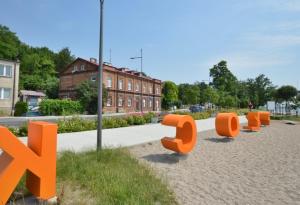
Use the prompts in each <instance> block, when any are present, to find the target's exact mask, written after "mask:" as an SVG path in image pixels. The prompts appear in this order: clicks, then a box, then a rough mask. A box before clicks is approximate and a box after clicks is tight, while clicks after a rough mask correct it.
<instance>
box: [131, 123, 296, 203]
mask: <svg viewBox="0 0 300 205" xmlns="http://www.w3.org/2000/svg"><path fill="white" fill-rule="evenodd" d="M130 150H131V152H132V154H133V155H134V156H136V157H137V158H138V159H140V160H141V161H142V162H145V163H147V164H149V165H150V166H151V167H153V168H154V169H155V170H156V171H157V172H158V174H159V175H160V176H162V177H163V178H165V179H166V180H167V182H168V183H169V185H170V188H171V189H173V190H174V192H175V193H176V197H177V200H178V202H179V203H180V204H184V205H186V204H191V205H195V204H209V205H212V204H214V205H217V204H255V205H257V204H263V205H266V204H272V205H275V204H280V205H281V204H300V125H299V124H297V125H286V124H284V122H281V121H272V123H271V126H269V127H262V129H261V130H260V131H259V132H253V133H250V132H243V131H241V133H240V135H239V137H237V138H236V139H234V140H227V139H224V138H221V137H218V136H217V134H216V132H215V131H214V130H211V131H205V132H200V133H198V142H197V146H196V148H195V149H194V151H193V152H192V153H191V154H189V155H188V156H180V155H177V154H174V153H172V152H171V151H168V150H166V149H164V148H163V147H162V145H161V144H160V142H159V141H157V142H153V143H147V144H143V145H138V146H134V147H131V148H130Z"/></svg>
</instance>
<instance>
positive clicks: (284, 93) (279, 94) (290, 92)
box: [276, 85, 298, 101]
mask: <svg viewBox="0 0 300 205" xmlns="http://www.w3.org/2000/svg"><path fill="white" fill-rule="evenodd" d="M297 94H298V91H297V89H296V88H295V87H293V86H291V85H285V86H281V87H280V88H278V89H277V91H276V98H277V100H284V101H290V100H292V98H294V97H296V96H297Z"/></svg>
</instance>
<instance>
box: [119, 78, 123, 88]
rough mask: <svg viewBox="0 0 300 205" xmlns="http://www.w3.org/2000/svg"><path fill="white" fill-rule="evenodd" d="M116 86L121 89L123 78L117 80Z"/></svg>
mask: <svg viewBox="0 0 300 205" xmlns="http://www.w3.org/2000/svg"><path fill="white" fill-rule="evenodd" d="M118 88H119V90H123V79H120V80H119V82H118Z"/></svg>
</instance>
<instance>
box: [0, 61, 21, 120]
mask: <svg viewBox="0 0 300 205" xmlns="http://www.w3.org/2000/svg"><path fill="white" fill-rule="evenodd" d="M19 68H20V63H19V62H17V61H9V60H1V59H0V111H1V112H2V113H4V114H10V115H13V113H14V108H15V104H16V102H17V101H18V89H19Z"/></svg>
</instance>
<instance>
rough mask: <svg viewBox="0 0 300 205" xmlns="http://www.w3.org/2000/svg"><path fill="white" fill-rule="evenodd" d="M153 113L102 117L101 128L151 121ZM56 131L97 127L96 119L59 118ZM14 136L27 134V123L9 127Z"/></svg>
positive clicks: (79, 130) (85, 129)
mask: <svg viewBox="0 0 300 205" xmlns="http://www.w3.org/2000/svg"><path fill="white" fill-rule="evenodd" d="M155 116H156V115H155V114H154V113H147V114H143V115H130V116H127V117H110V118H103V120H102V128H103V129H110V128H118V127H128V126H132V125H144V124H146V123H151V119H152V117H155ZM57 125H58V133H67V132H81V131H88V130H95V129H97V121H96V120H84V119H82V118H78V117H73V118H71V119H65V120H59V121H57ZM9 130H10V131H11V132H13V133H14V134H15V135H16V136H19V137H25V136H27V124H24V125H22V126H21V127H20V128H9Z"/></svg>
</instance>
